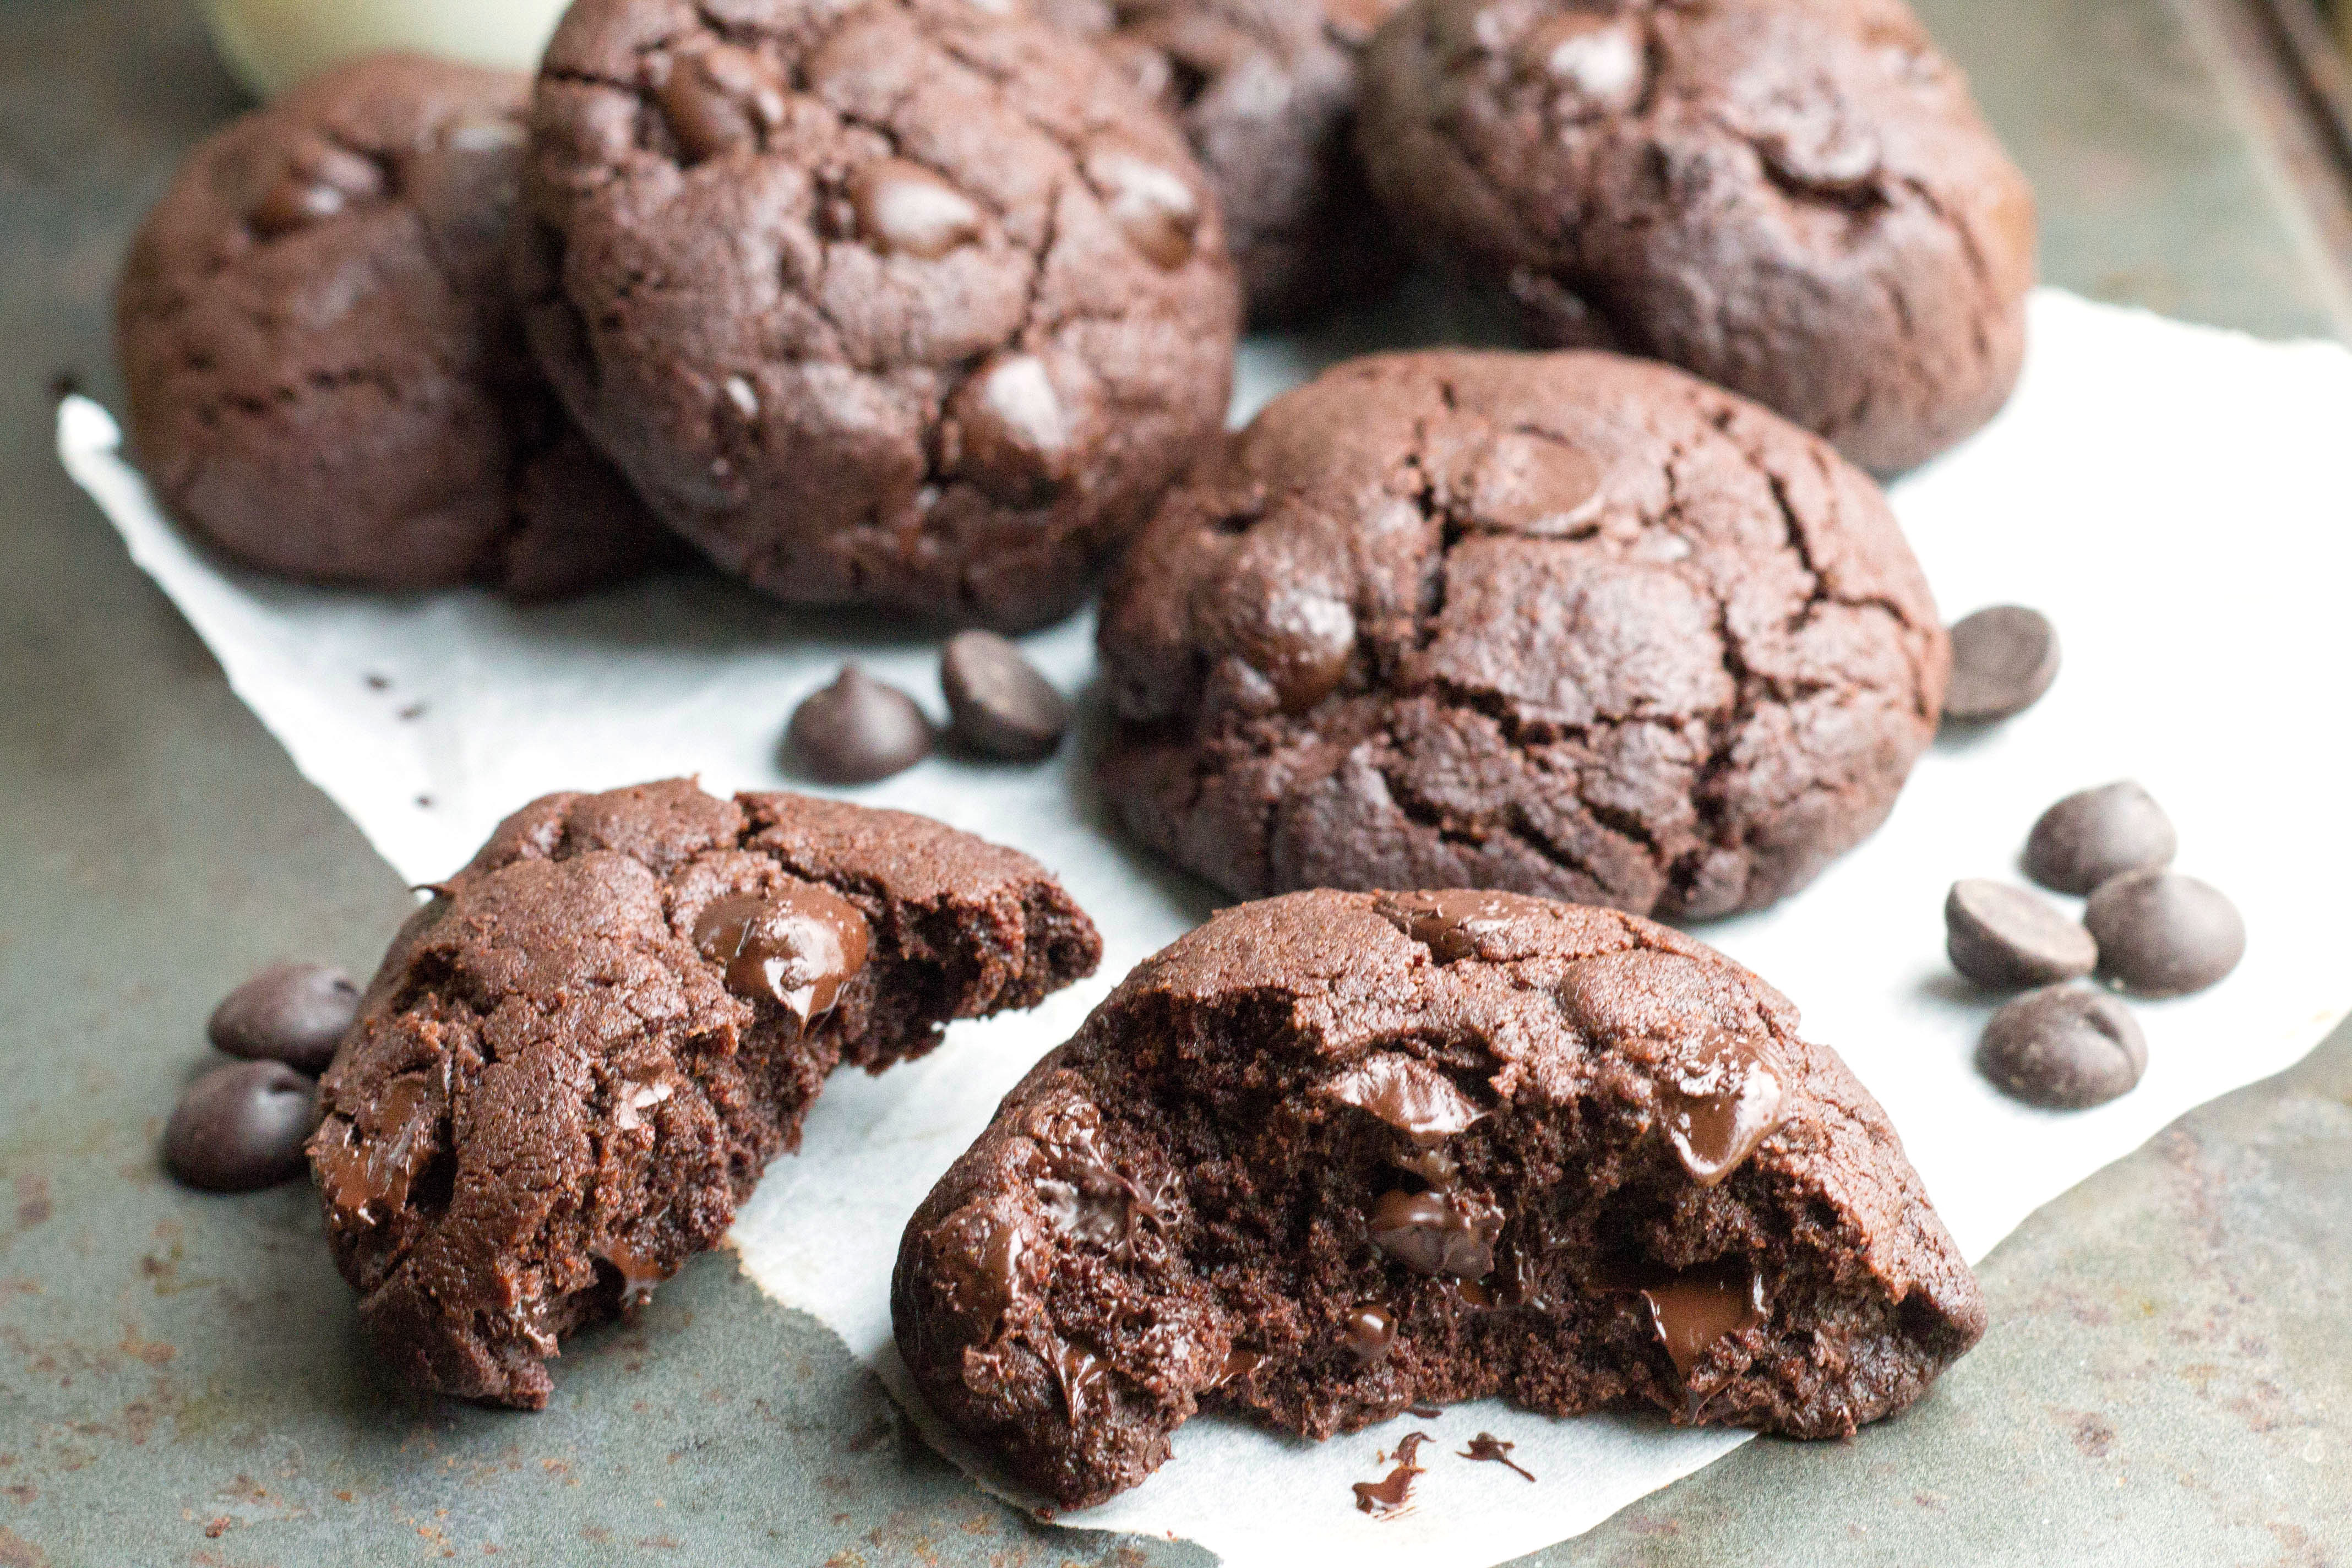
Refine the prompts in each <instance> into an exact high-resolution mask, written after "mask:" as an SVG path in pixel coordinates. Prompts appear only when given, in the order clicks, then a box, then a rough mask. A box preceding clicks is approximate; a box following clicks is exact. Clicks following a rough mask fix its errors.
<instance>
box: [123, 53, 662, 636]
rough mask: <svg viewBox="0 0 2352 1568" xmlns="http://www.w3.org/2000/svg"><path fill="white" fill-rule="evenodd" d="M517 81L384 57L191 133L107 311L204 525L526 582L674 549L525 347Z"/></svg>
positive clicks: (540, 584) (281, 560)
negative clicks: (517, 291) (513, 291)
mask: <svg viewBox="0 0 2352 1568" xmlns="http://www.w3.org/2000/svg"><path fill="white" fill-rule="evenodd" d="M526 88H527V82H526V79H524V78H522V77H520V76H518V75H515V74H512V73H509V72H504V71H491V70H481V69H478V68H473V67H469V66H460V65H452V64H447V63H444V62H441V61H436V60H430V59H426V58H423V57H421V56H413V55H379V56H373V57H371V58H367V59H363V60H361V61H359V62H357V63H355V64H352V65H350V66H346V67H344V68H341V69H338V70H334V71H330V72H328V73H327V74H325V75H323V76H320V77H319V78H317V79H314V80H312V81H310V83H308V84H306V85H305V86H303V87H301V88H299V89H297V90H295V91H293V92H291V93H289V94H288V95H287V96H286V97H284V98H282V99H280V100H278V101H277V102H276V103H274V104H272V105H270V106H269V107H268V108H266V109H260V110H254V111H253V112H252V113H249V114H247V115H246V116H244V117H243V118H241V119H239V120H237V121H236V122H235V123H233V124H231V125H229V126H228V127H227V128H226V129H225V130H223V131H221V132H218V133H216V134H215V135H214V136H212V137H210V138H208V139H206V140H205V142H202V143H201V144H200V145H199V146H198V147H197V148H196V150H195V151H194V153H191V154H189V157H188V160H187V162H186V163H184V165H183V166H182V168H181V170H180V172H179V174H178V176H177V177H176V178H175V179H174V180H173V184H172V186H171V189H170V190H169V191H168V192H166V193H165V195H164V196H163V200H162V201H161V202H160V203H158V204H157V205H156V207H155V209H154V211H153V212H152V213H151V214H149V215H148V217H147V220H146V222H145V224H144V225H143V226H142V227H141V229H140V231H139V234H138V237H136V238H135V239H134V240H133V241H132V243H131V252H130V256H129V258H128V260H127V261H126V263H125V265H124V268H123V273H122V279H121V284H120V285H119V287H118V289H117V292H116V297H115V325H116V341H117V347H118V352H119V353H120V356H121V362H122V378H123V382H124V384H125V386H126V388H127V390H128V392H129V394H130V426H131V447H132V449H133V451H134V452H135V453H136V455H137V457H138V458H139V461H140V463H141V465H142V468H144V469H145V471H146V474H147V478H148V480H149V482H150V483H151V484H152V485H153V487H154V489H155V493H156V495H157V497H158V499H159V500H162V502H163V505H164V506H165V507H166V508H167V509H168V510H170V511H171V512H172V513H173V516H175V517H176V518H178V519H179V520H180V521H181V522H182V523H183V524H184V526H185V527H187V528H188V529H189V530H190V531H192V532H194V533H195V534H197V535H199V536H201V537H202V538H203V539H204V540H205V542H208V543H210V544H211V545H213V546H214V547H215V548H216V549H218V550H219V551H220V552H222V553H224V554H226V555H228V556H231V557H234V558H235V559H236V560H238V561H240V562H243V563H246V564H247V565H250V566H256V567H259V568H261V569H262V570H264V571H268V572H274V573H277V574H281V575H284V576H289V577H297V578H302V579H306V580H310V581H316V582H324V583H341V584H358V585H368V586H380V587H397V588H408V587H429V586H436V585H441V584H452V583H461V582H467V581H481V582H486V583H489V584H493V585H495V586H498V587H499V588H502V589H504V590H505V591H507V592H508V593H509V594H512V595H516V596H518V597H525V598H533V597H548V596H552V595H561V594H565V593H571V592H575V591H577V590H580V589H583V588H587V587H591V586H593V585H595V584H599V583H603V582H606V581H609V580H612V579H614V578H616V577H619V576H623V575H625V574H629V573H631V572H634V571H635V570H638V569H640V568H642V567H644V566H646V565H648V564H650V563H654V562H655V561H656V560H658V559H660V558H663V557H666V556H668V555H671V554H673V553H675V552H676V550H677V546H676V543H675V542H674V541H673V540H672V539H671V538H670V536H669V535H668V534H667V531H665V530H663V529H662V528H661V527H660V526H659V524H658V523H656V521H654V520H653V518H652V517H651V516H650V514H648V513H647V512H646V510H645V509H644V508H643V507H642V506H641V505H640V504H639V503H638V502H637V500H636V498H635V496H634V495H632V494H631V493H630V491H629V489H628V487H627V485H626V484H625V482H624V481H623V480H622V479H621V477H620V476H619V474H618V473H616V472H615V471H614V469H613V468H611V467H610V466H609V465H607V464H606V463H605V462H604V460H603V459H602V458H598V457H597V456H596V455H595V454H594V453H593V451H592V450H591V449H590V447H588V445H587V443H586V442H585V441H583V439H581V437H580V436H579V434H578V432H577V431H575V430H573V429H572V426H571V425H570V422H569V421H568V420H567V419H566V418H565V417H564V416H563V413H562V408H561V407H560V405H558V404H557V403H556V401H555V399H554V397H553V396H552V395H551V394H550V393H549V391H548V389H547V386H546V384H545V383H544V382H543V381H542V380H541V377H540V375H539V373H538V371H537V369H536V368H535V367H534V366H533V365H532V363H531V362H530V353H528V351H527V350H526V349H525V348H524V345H523V341H522V332H521V327H520V321H519V319H518V318H517V316H516V314H515V311H514V310H513V307H512V305H511V304H510V302H509V300H510V296H509V293H508V289H507V279H506V275H505V258H506V252H507V247H508V233H509V229H510V228H511V226H512V224H513V216H514V210H515V205H516V201H517V194H518V187H519V183H520V172H521V165H522V142H523V124H522V121H523V106H524V100H525V95H526Z"/></svg>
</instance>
